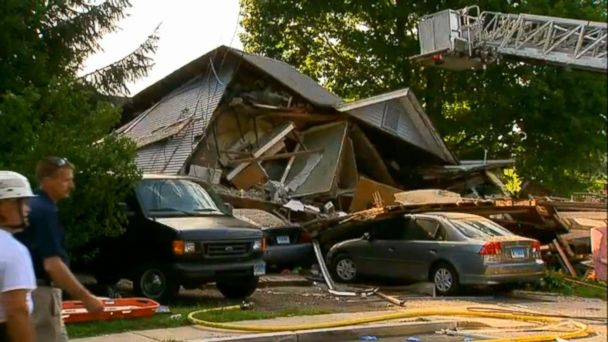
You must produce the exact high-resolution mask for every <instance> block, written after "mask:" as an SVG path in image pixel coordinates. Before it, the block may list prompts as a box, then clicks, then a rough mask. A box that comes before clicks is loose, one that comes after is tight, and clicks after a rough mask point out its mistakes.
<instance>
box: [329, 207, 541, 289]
mask: <svg viewBox="0 0 608 342" xmlns="http://www.w3.org/2000/svg"><path fill="white" fill-rule="evenodd" d="M327 263H328V265H329V267H330V269H331V271H332V273H333V275H334V277H336V279H337V280H339V281H342V282H352V281H354V280H355V279H356V278H357V277H359V276H366V277H382V278H397V279H408V280H411V281H432V282H434V283H435V289H436V291H437V293H438V294H444V295H445V294H452V293H455V292H457V291H458V289H459V287H460V285H500V284H514V283H524V282H535V281H538V280H539V279H540V278H541V277H542V275H543V272H544V267H545V265H544V262H543V261H542V259H541V255H540V243H539V242H538V241H536V240H532V239H528V238H525V237H521V236H518V235H514V234H513V233H511V232H509V231H508V230H506V229H505V228H503V227H501V226H500V225H498V224H496V223H494V222H493V221H490V220H488V219H486V218H483V217H480V216H476V215H470V214H461V213H427V214H415V215H405V216H401V217H397V218H391V219H387V220H384V221H376V222H374V223H373V226H371V227H370V228H369V229H368V230H367V232H366V233H365V234H364V235H363V237H361V238H359V239H352V240H347V241H343V242H341V243H338V244H336V245H334V246H333V247H332V248H331V249H330V251H329V253H328V254H327Z"/></svg>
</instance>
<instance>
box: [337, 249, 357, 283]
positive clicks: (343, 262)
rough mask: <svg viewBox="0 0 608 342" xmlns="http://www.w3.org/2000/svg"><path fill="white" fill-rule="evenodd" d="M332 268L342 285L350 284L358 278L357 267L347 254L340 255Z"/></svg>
mask: <svg viewBox="0 0 608 342" xmlns="http://www.w3.org/2000/svg"><path fill="white" fill-rule="evenodd" d="M332 266H333V267H332V268H331V269H332V272H333V274H334V276H335V277H337V280H338V281H340V282H342V283H350V282H352V281H354V280H355V279H356V278H357V265H356V264H355V262H354V261H353V259H352V258H351V257H350V256H348V255H347V254H340V255H338V256H337V257H336V258H335V259H334V261H333V263H332Z"/></svg>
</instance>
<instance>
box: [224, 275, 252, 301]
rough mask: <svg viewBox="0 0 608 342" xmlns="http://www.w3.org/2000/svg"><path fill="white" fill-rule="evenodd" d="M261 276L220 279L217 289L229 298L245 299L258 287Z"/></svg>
mask: <svg viewBox="0 0 608 342" xmlns="http://www.w3.org/2000/svg"><path fill="white" fill-rule="evenodd" d="M258 280H259V277H254V276H246V277H230V278H223V279H218V280H217V281H216V282H215V285H216V286H217V289H218V290H219V291H220V292H221V293H222V295H224V297H226V298H228V299H244V298H247V297H249V296H251V295H252V294H253V293H254V292H255V290H256V289H257V287H258Z"/></svg>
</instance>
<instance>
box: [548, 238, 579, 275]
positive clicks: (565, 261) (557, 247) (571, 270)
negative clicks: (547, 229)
mask: <svg viewBox="0 0 608 342" xmlns="http://www.w3.org/2000/svg"><path fill="white" fill-rule="evenodd" d="M553 247H554V248H555V250H556V251H557V254H558V255H559V258H560V260H561V262H562V263H563V264H564V266H565V268H566V270H567V271H568V273H570V275H571V276H573V277H575V278H576V276H577V275H576V270H575V269H574V267H573V266H572V264H571V263H570V260H568V256H567V255H566V253H565V252H564V250H563V249H562V247H561V246H560V245H559V241H557V239H554V240H553Z"/></svg>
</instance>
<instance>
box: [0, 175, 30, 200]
mask: <svg viewBox="0 0 608 342" xmlns="http://www.w3.org/2000/svg"><path fill="white" fill-rule="evenodd" d="M29 197H35V195H34V194H33V193H32V188H31V187H30V182H28V180H27V178H25V177H24V176H23V175H21V174H19V173H17V172H13V171H3V170H0V200H4V199H13V198H29Z"/></svg>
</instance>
